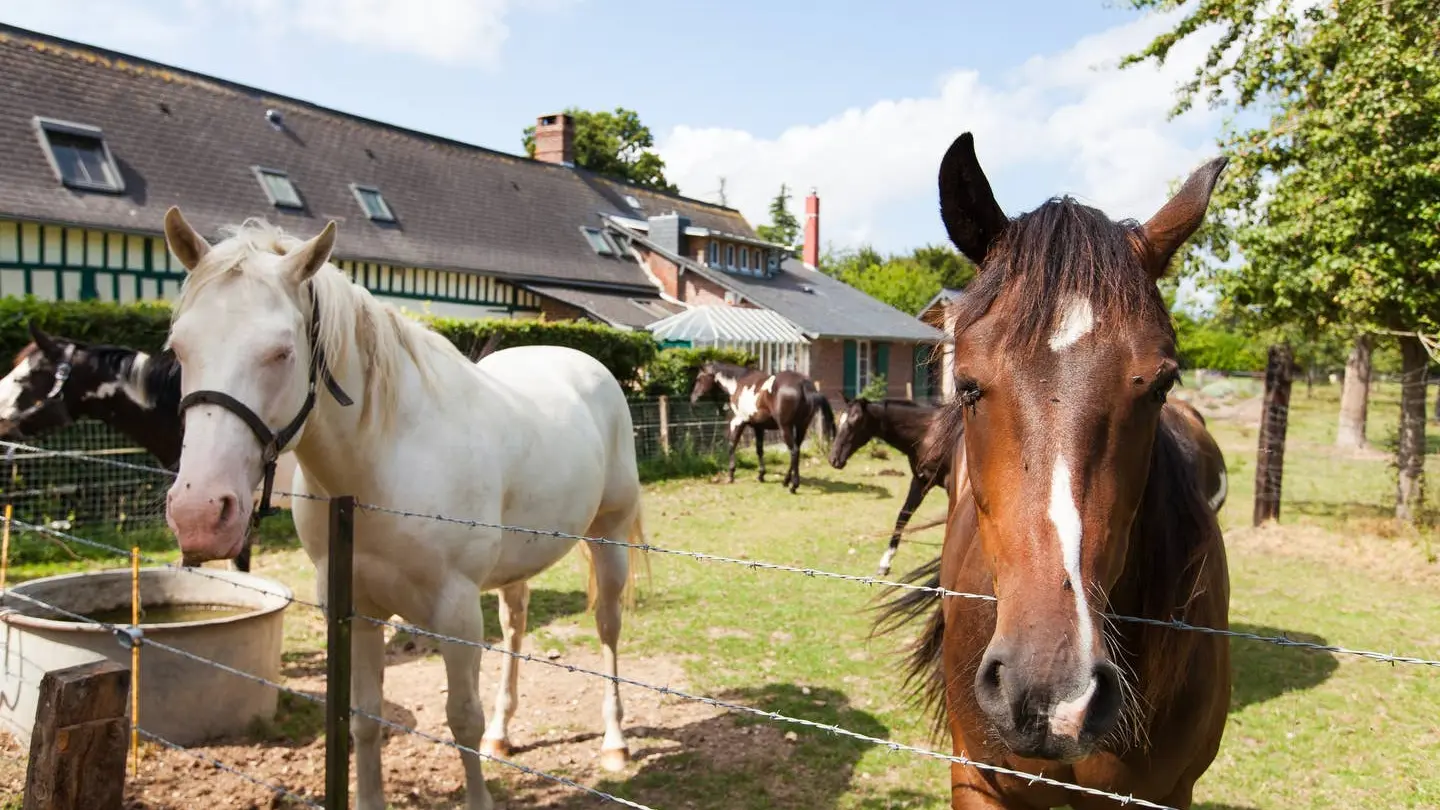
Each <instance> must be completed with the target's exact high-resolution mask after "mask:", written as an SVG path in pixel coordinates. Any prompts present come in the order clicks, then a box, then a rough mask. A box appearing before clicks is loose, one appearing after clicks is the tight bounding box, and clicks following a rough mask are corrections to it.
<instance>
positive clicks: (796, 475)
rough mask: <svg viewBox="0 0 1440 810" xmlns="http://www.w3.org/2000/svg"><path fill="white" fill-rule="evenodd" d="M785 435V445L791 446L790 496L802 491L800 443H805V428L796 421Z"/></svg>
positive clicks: (788, 476)
mask: <svg viewBox="0 0 1440 810" xmlns="http://www.w3.org/2000/svg"><path fill="white" fill-rule="evenodd" d="M785 433H786V438H787V441H786V442H785V443H786V444H787V445H789V446H790V474H789V475H787V476H786V478H788V479H790V494H791V495H794V494H796V492H798V491H799V489H800V443H801V442H803V441H805V427H804V425H803V423H801V422H799V421H796V422H794V423H792V424H791V425H790V429H789V430H787V431H785Z"/></svg>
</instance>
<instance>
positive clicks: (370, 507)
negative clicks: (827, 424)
mask: <svg viewBox="0 0 1440 810" xmlns="http://www.w3.org/2000/svg"><path fill="white" fill-rule="evenodd" d="M355 508H357V509H362V510H367V511H372V512H382V513H386V514H392V515H398V516H403V517H411V518H424V519H428V520H436V521H441V522H446V523H458V524H461V525H465V526H470V527H472V528H488V529H499V530H502V531H512V532H521V533H526V534H535V535H540V536H542V537H554V538H558V539H563V540H581V541H585V542H587V543H594V544H598V545H614V546H622V547H625V548H634V549H638V550H641V551H646V552H655V553H658V554H668V555H672V556H677V557H684V558H688V559H694V560H701V561H705V562H718V563H727V564H732V565H741V566H744V567H746V568H750V569H755V570H762V571H781V572H786V573H793V574H802V575H804V576H809V577H815V578H821V579H835V580H841V581H845V582H856V583H860V584H864V585H880V586H883V587H886V588H895V589H898V590H909V591H915V592H921V593H933V594H936V595H937V596H941V597H950V598H957V597H958V598H963V599H976V600H980V601H984V602H996V601H998V600H997V599H996V598H995V597H994V596H992V595H990V594H977V593H967V592H965V591H955V590H951V589H949V588H941V587H934V586H930V585H916V584H914V583H909V582H893V581H890V580H885V579H879V578H877V577H870V576H857V575H854V574H841V573H837V572H834V571H825V570H823V569H818V568H800V567H796V566H792V565H781V564H779V563H769V562H761V561H758V560H742V559H738V558H735V557H725V556H722V555H718V554H708V553H705V552H703V551H684V550H680V549H671V548H663V547H661V546H655V545H651V544H649V543H628V542H626V541H624V540H612V539H610V538H607V537H586V536H584V535H578V534H570V533H569V532H562V531H558V530H555V529H531V528H527V527H524V526H511V525H507V524H503V523H492V522H488V521H483V520H476V519H472V518H457V517H451V516H448V515H436V514H427V513H424V512H410V511H408V510H404V509H395V508H393V507H385V506H377V505H375V504H366V503H359V504H356V507H355ZM1102 615H1103V616H1104V617H1105V618H1107V619H1110V620H1112V621H1118V622H1130V623H1134V624H1146V625H1151V626H1155V627H1168V628H1170V629H1172V630H1179V631H1183V632H1198V633H1207V634H1210V635H1218V636H1228V637H1231V638H1240V639H1245V640H1248V641H1262V642H1268V643H1270V644H1275V645H1278V646H1281V647H1295V648H1299V649H1308V650H1314V651H1323V652H1330V653H1338V654H1342V655H1354V656H1358V657H1361V658H1368V659H1370V660H1373V661H1381V662H1386V663H1392V664H1419V665H1423V666H1429V667H1440V661H1434V660H1430V659H1427V658H1419V657H1414V656H1401V655H1391V654H1388V653H1381V652H1374V651H1370V650H1354V649H1350V648H1347V647H1339V646H1333V645H1324V644H1312V643H1310V642H1303V641H1296V640H1294V639H1289V638H1285V637H1284V636H1262V635H1258V634H1255V633H1242V632H1238V631H1234V630H1222V629H1220V628H1215V627H1204V626H1201V625H1195V624H1190V623H1188V622H1185V621H1181V620H1179V619H1150V618H1143V617H1139V616H1124V615H1120V614H1115V613H1105V614H1102Z"/></svg>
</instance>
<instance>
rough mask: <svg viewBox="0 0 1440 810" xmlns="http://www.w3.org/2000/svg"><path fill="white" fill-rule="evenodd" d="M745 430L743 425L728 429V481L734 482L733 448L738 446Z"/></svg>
mask: <svg viewBox="0 0 1440 810" xmlns="http://www.w3.org/2000/svg"><path fill="white" fill-rule="evenodd" d="M744 432H745V426H744V425H735V426H734V427H732V428H731V429H730V483H732V484H733V483H735V448H736V447H739V446H740V436H741V435H742V434H743V433H744Z"/></svg>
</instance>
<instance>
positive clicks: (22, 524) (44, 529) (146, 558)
mask: <svg viewBox="0 0 1440 810" xmlns="http://www.w3.org/2000/svg"><path fill="white" fill-rule="evenodd" d="M10 523H11V525H12V526H14V527H15V528H17V529H20V530H21V531H22V532H32V533H35V534H44V535H49V536H51V537H55V538H58V539H60V540H64V541H66V542H70V543H78V544H80V545H82V546H87V547H89V548H95V549H99V550H102V551H107V552H110V553H112V554H114V555H116V556H121V557H125V558H126V559H129V557H130V552H129V551H126V550H123V549H119V548H116V547H115V546H112V545H109V544H108V543H101V542H99V541H98V540H91V539H89V538H87V537H80V536H79V535H75V534H71V533H69V532H63V531H60V530H59V529H54V528H51V527H49V526H42V525H40V524H37V523H29V522H27V521H24V520H21V519H19V518H11V519H10ZM140 560H141V561H142V562H144V563H146V564H147V565H154V566H158V567H163V568H168V569H170V570H172V571H181V572H184V573H187V574H194V575H195V576H198V577H204V578H206V579H209V580H214V581H215V582H223V583H225V584H226V585H230V586H232V587H236V588H243V589H245V590H249V591H254V592H256V593H261V594H266V595H268V596H274V597H278V598H280V599H284V600H285V601H286V603H288V604H295V605H304V606H306V607H310V608H315V609H316V610H319V611H321V612H322V613H323V612H324V611H325V606H324V605H322V604H320V603H318V602H311V601H309V600H307V599H301V598H300V597H298V596H295V595H294V594H293V593H292V594H288V595H287V594H282V593H277V592H276V591H273V590H267V589H265V588H261V587H260V586H258V585H251V584H249V583H248V582H237V581H235V580H233V579H229V578H227V577H223V576H220V575H218V574H216V573H213V572H211V571H207V570H206V569H204V568H200V567H195V568H191V567H188V566H185V565H181V564H179V563H174V562H170V561H168V560H162V559H160V558H158V557H154V556H151V555H148V554H143V553H142V554H141V555H140ZM287 590H288V589H287Z"/></svg>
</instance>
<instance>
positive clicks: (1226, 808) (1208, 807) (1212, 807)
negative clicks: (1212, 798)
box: [1193, 802, 1256, 810]
mask: <svg viewBox="0 0 1440 810" xmlns="http://www.w3.org/2000/svg"><path fill="white" fill-rule="evenodd" d="M1193 807H1194V810H1256V808H1254V807H1249V806H1247V805H1243V804H1215V803H1213V802H1201V803H1199V804H1197V805H1194V806H1193Z"/></svg>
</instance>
